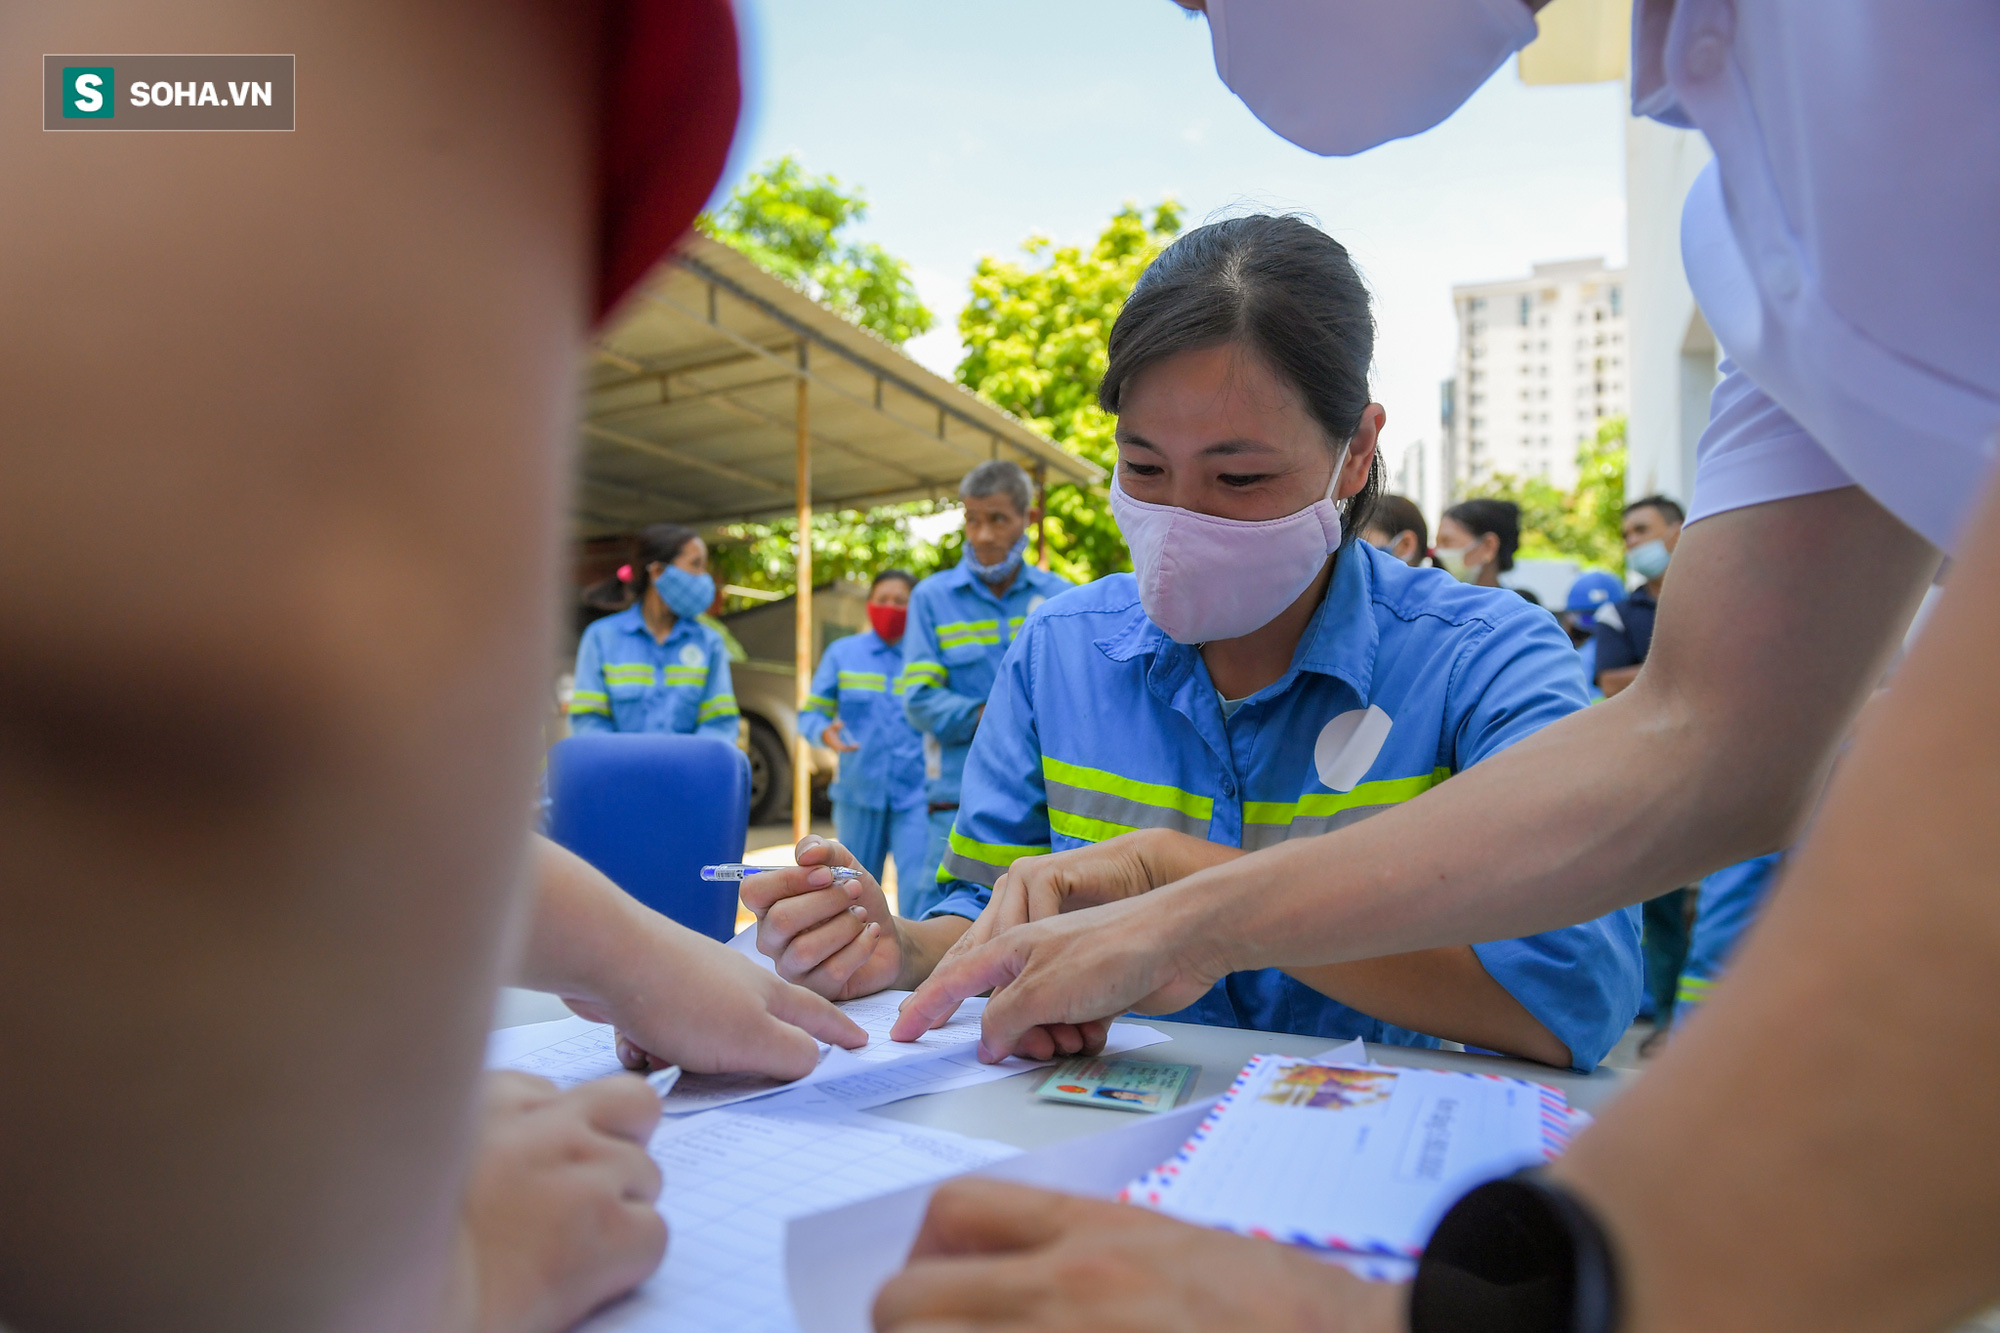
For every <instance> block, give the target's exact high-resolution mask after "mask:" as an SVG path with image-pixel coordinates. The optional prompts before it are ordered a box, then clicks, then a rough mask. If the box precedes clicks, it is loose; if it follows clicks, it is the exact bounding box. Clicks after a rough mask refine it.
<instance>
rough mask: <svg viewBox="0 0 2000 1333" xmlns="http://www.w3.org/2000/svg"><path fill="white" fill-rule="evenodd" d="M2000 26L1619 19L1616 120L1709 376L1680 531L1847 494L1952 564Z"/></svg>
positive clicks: (1809, 18)
mask: <svg viewBox="0 0 2000 1333" xmlns="http://www.w3.org/2000/svg"><path fill="white" fill-rule="evenodd" d="M1996 69H2000V5H1995V4H1993V3H1992V0H1937V3H1931V4H1921V5H1911V4H1907V3H1900V2H1899V0H1842V2H1841V3H1839V4H1828V3H1826V0H1733V2H1732V0H1637V4H1636V6H1635V12H1634V15H1633V31H1632V100H1633V110H1634V112H1635V113H1637V114H1640V115H1651V116H1653V117H1654V118H1656V119H1659V120H1662V121H1664V122H1666V123H1668V124H1672V125H1680V126H1683V127H1693V128H1699V129H1700V130H1701V131H1702V132H1703V133H1704V134H1705V135H1706V136H1707V138H1708V141H1709V143H1710V144H1711V145H1712V146H1713V147H1714V149H1715V161H1714V162H1712V163H1710V164H1709V166H1708V168H1707V169H1706V170H1705V171H1704V172H1703V173H1702V175H1701V176H1700V178H1699V179H1698V180H1697V181H1696V182H1695V185H1694V188H1693V189H1692V190H1691V191H1690V192H1689V194H1688V199H1687V205H1686V208H1685V211H1684V213H1683V215H1682V228H1681V248H1682V255H1683V260H1684V263H1685V265H1686V268H1687V276H1688V282H1689V285H1690V286H1691V287H1692V288H1693V291H1694V294H1695V297H1696V299H1697V300H1698V301H1699V302H1700V304H1701V308H1702V313H1703V314H1704V316H1706V318H1707V320H1708V324H1709V326H1710V327H1711V328H1712V329H1713V330H1714V331H1715V336H1716V339H1717V341H1718V342H1720V343H1721V345H1722V346H1723V348H1724V349H1726V350H1727V352H1728V354H1729V361H1728V362H1726V363H1725V365H1724V371H1725V375H1724V379H1723V382H1722V383H1721V385H1720V386H1719V387H1718V388H1717V389H1716V391H1715V398H1714V403H1713V406H1712V409H1711V413H1710V424H1709V428H1708V430H1707V432H1706V433H1705V434H1704V435H1703V437H1702V439H1701V442H1700V444H1699V446H1698V447H1697V464H1696V469H1695V484H1694V495H1693V503H1692V504H1691V505H1690V507H1689V515H1688V519H1689V521H1690V522H1694V521H1697V520H1699V519H1702V518H1705V517H1708V516H1709V515H1711V514H1717V513H1721V512H1724V511H1725V510H1730V509H1737V508H1741V507H1743V506H1746V505H1753V504H1761V503H1764V502H1766V501H1770V500H1778V499H1785V498H1788V497H1790V496H1795V495H1807V494H1811V493H1813V492H1815V491H1825V490H1831V489H1833V488H1835V487H1839V486H1846V485H1850V484H1854V483H1859V484H1860V485H1861V486H1863V487H1865V488H1867V490H1868V492H1869V494H1870V495H1872V496H1874V497H1875V499H1876V500H1877V501H1879V502H1880V503H1881V504H1882V505H1883V506H1884V507H1885V508H1887V509H1888V510H1889V511H1890V512H1891V513H1894V514H1895V515H1896V516H1897V517H1898V518H1900V519H1902V520H1903V521H1904V522H1905V523H1907V524H1909V525H1910V526H1911V527H1912V528H1914V529H1916V530H1917V531H1918V532H1920V533H1922V534H1923V535H1924V536H1925V537H1927V538H1929V539H1930V540H1931V541H1932V542H1933V543H1935V544H1937V545H1938V546H1940V547H1941V548H1943V549H1945V550H1947V551H1949V550H1951V549H1952V546H1953V543H1954V542H1955V541H1956V539H1957V537H1958V535H1959V533H1960V532H1961V531H1962V529H1963V527H1964V524H1965V521H1966V520H1967V518H1968V517H1969V516H1970V514H1971V512H1972V508H1973V506H1974V505H1975V504H1976V503H1977V502H1978V500H1979V497H1980V496H1981V495H1982V494H1983V493H1984V491H1985V485H1986V481H1987V478H1988V476H1989V474H1990V472H1991V469H1992V463H1993V456H1994V442H1995V436H1996V432H2000V317H1996V313H1995V312H1996V311H2000V97H1996V96H1995V95H1994V91H1993V80H1994V77H1995V75H1994V71H1995V70H1996Z"/></svg>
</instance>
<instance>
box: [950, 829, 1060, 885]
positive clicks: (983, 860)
mask: <svg viewBox="0 0 2000 1333" xmlns="http://www.w3.org/2000/svg"><path fill="white" fill-rule="evenodd" d="M1048 850H1049V848H1048V846H1047V844H1044V845H1042V846H1040V847H1018V846H1015V845H1013V844H1011V843H1004V842H974V841H973V840H972V839H970V838H968V837H966V836H965V835H964V834H963V833H960V832H959V831H958V829H957V828H956V827H954V828H953V829H952V831H951V846H950V847H949V848H947V849H946V851H945V854H944V860H943V861H941V862H939V863H938V870H937V879H938V883H940V884H944V883H946V882H948V881H950V880H954V879H962V880H966V881H968V882H970V883H973V884H981V885H984V886H985V887H987V888H989V889H990V888H992V887H993V886H994V884H995V883H997V882H998V881H999V879H1000V876H1001V875H1003V874H1005V873H1006V871H1007V867H1008V866H1011V865H1013V864H1014V862H1016V861H1018V860H1020V859H1021V858H1022V857H1024V856H1045V855H1047V854H1048Z"/></svg>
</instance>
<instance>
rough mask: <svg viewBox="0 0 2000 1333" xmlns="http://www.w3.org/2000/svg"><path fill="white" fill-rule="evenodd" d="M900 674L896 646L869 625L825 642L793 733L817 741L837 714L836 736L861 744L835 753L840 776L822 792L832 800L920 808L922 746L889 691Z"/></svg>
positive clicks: (899, 702) (882, 807)
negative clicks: (797, 727) (843, 636)
mask: <svg viewBox="0 0 2000 1333" xmlns="http://www.w3.org/2000/svg"><path fill="white" fill-rule="evenodd" d="M902 672H903V646H902V644H900V643H897V644H894V645H891V644H887V643H884V642H883V641H882V638H881V636H880V635H878V634H876V633H875V631H874V630H863V631H862V632H861V633H859V634H850V635H848V636H847V637H846V638H844V639H835V640H834V641H833V642H832V643H830V644H828V645H827V646H826V652H825V653H824V654H823V655H822V656H821V657H820V659H819V670H817V671H815V672H814V673H813V681H812V697H811V698H809V699H807V700H806V711H805V712H803V713H801V714H799V734H800V735H802V736H804V737H805V738H806V739H807V740H808V741H810V742H811V743H812V744H814V745H819V744H822V743H823V742H822V741H821V739H820V738H821V737H822V736H824V735H825V734H826V729H827V727H828V726H829V725H831V724H832V722H833V720H834V719H835V718H839V719H840V728H841V735H842V736H843V737H844V738H845V739H846V740H847V742H848V743H849V744H851V745H859V746H860V747H861V748H860V749H858V750H852V751H849V752H848V753H846V754H843V755H841V756H840V777H839V779H838V780H837V781H836V782H835V783H834V784H833V786H832V787H831V788H830V789H828V792H827V795H828V796H830V797H832V799H834V800H836V801H839V802H841V803H843V804H845V805H857V806H866V807H867V808H869V809H871V810H909V809H916V808H921V807H922V806H923V804H924V750H923V744H922V742H921V741H920V740H919V739H918V737H917V730H916V728H915V727H912V726H911V725H910V720H909V719H908V718H907V717H905V716H904V715H903V697H902V695H901V694H900V693H898V692H897V691H896V689H895V683H896V679H897V677H899V676H900V675H902Z"/></svg>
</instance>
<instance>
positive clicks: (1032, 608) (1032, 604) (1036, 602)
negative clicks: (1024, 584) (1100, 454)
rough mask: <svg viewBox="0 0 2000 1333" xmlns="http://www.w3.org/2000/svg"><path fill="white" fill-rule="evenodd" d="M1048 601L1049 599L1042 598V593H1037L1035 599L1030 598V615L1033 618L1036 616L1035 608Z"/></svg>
mask: <svg viewBox="0 0 2000 1333" xmlns="http://www.w3.org/2000/svg"><path fill="white" fill-rule="evenodd" d="M1048 600H1049V599H1048V598H1046V597H1044V596H1042V595H1041V594H1040V593H1036V594H1035V595H1034V596H1033V597H1030V598H1029V599H1028V614H1029V615H1031V616H1032V615H1033V614H1035V608H1036V607H1038V606H1040V605H1041V604H1042V603H1043V602H1046V601H1048Z"/></svg>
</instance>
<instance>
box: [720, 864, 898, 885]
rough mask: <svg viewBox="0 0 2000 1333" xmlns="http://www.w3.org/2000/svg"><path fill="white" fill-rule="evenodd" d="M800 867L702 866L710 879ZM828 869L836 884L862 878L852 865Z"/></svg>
mask: <svg viewBox="0 0 2000 1333" xmlns="http://www.w3.org/2000/svg"><path fill="white" fill-rule="evenodd" d="M798 868H799V867H797V866H746V865H743V864H742V863H741V862H732V863H730V864H728V865H719V866H703V867H702V868H701V877H702V878H703V879H708V880H740V879H745V878H748V877H749V876H751V875H761V874H763V873H764V872H765V871H767V870H797V869H798ZM806 869H808V870H817V869H820V867H818V866H807V867H806ZM826 869H828V870H830V871H832V873H833V882H834V883H836V884H844V883H846V882H847V881H848V880H850V879H860V878H861V876H862V873H863V872H862V871H859V870H855V869H854V868H852V867H851V866H828V867H826Z"/></svg>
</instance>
